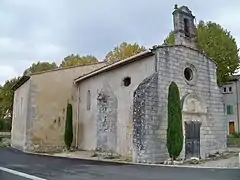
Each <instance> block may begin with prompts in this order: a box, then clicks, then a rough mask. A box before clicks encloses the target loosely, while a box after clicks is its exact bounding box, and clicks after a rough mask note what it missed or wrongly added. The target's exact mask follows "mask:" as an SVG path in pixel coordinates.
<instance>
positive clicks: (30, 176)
mask: <svg viewBox="0 0 240 180" xmlns="http://www.w3.org/2000/svg"><path fill="white" fill-rule="evenodd" d="M0 171H5V172H8V173H11V174H14V175H17V176H21V177H23V178H26V179H31V180H47V179H43V178H40V177H37V176H33V175H30V174H26V173H22V172H19V171H14V170H12V169H8V168H4V167H0Z"/></svg>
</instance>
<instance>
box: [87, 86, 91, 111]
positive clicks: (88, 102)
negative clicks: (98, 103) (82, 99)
mask: <svg viewBox="0 0 240 180" xmlns="http://www.w3.org/2000/svg"><path fill="white" fill-rule="evenodd" d="M90 108H91V92H90V90H88V92H87V110H90Z"/></svg>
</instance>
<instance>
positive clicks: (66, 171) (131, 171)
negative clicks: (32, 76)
mask: <svg viewBox="0 0 240 180" xmlns="http://www.w3.org/2000/svg"><path fill="white" fill-rule="evenodd" d="M0 179H1V180H29V179H32V180H112V179H114V180H188V179H194V180H226V179H227V180H240V169H232V170H231V169H228V170H227V169H225V170H224V169H197V168H183V167H175V168H174V167H153V166H141V165H126V164H111V163H103V162H97V161H88V160H76V159H67V158H57V157H47V156H39V155H30V154H25V153H22V152H20V151H17V150H14V149H11V148H5V149H0Z"/></svg>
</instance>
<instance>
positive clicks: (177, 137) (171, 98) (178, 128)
mask: <svg viewBox="0 0 240 180" xmlns="http://www.w3.org/2000/svg"><path fill="white" fill-rule="evenodd" d="M182 147H183V129H182V111H181V103H180V96H179V90H178V87H177V85H176V83H175V82H172V83H171V84H170V86H169V89H168V127H167V149H168V153H169V156H170V158H172V159H173V160H175V159H176V158H177V157H178V156H179V155H180V153H181V151H182Z"/></svg>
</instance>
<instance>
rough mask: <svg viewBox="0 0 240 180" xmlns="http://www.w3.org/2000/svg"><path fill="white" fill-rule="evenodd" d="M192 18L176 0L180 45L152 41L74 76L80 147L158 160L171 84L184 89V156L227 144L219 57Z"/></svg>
mask: <svg viewBox="0 0 240 180" xmlns="http://www.w3.org/2000/svg"><path fill="white" fill-rule="evenodd" d="M194 20H195V17H194V16H193V14H192V12H191V10H189V8H188V7H186V6H182V7H179V8H178V7H177V6H175V9H174V12H173V24H174V35H175V44H174V45H172V46H154V47H153V48H152V49H150V50H148V51H146V52H143V53H140V54H138V55H136V56H133V57H131V58H128V59H126V60H123V61H120V62H117V63H115V64H112V65H110V66H107V67H104V68H101V69H98V70H96V71H93V72H91V73H89V74H87V75H85V76H82V77H79V78H77V79H75V84H76V85H77V87H78V92H79V99H80V100H79V102H78V103H77V104H78V114H79V119H78V121H79V125H80V126H81V128H80V129H81V133H82V134H81V137H80V136H79V138H80V139H81V140H80V139H79V142H78V143H79V144H78V145H79V148H81V149H85V150H91V149H98V150H102V151H113V152H116V153H119V154H121V155H125V156H130V157H132V158H133V161H134V162H146V163H157V162H162V161H164V160H166V159H167V158H168V152H167V148H166V133H167V131H166V130H167V96H168V87H169V85H170V83H171V82H172V81H174V82H175V83H176V84H177V85H178V87H179V91H180V96H181V102H182V107H181V108H182V114H183V118H182V119H183V123H182V124H183V132H184V145H183V150H182V153H181V157H182V158H185V159H188V158H191V157H198V158H205V157H206V156H207V155H209V154H210V153H213V152H216V151H221V150H224V149H225V147H226V134H227V125H226V121H225V116H224V105H223V99H222V94H221V92H220V89H219V87H218V85H217V79H216V64H215V62H214V61H213V60H211V59H210V58H208V57H207V56H206V55H205V54H204V53H203V52H201V51H199V50H198V49H197V46H196V27H195V24H194Z"/></svg>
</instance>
